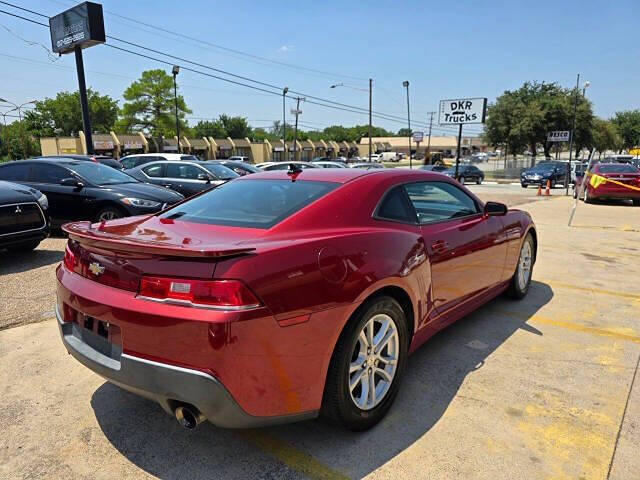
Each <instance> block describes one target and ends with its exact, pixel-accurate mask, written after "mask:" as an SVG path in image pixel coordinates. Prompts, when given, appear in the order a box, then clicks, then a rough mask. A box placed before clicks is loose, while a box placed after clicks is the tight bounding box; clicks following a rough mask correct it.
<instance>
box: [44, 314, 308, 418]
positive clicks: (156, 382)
mask: <svg viewBox="0 0 640 480" xmlns="http://www.w3.org/2000/svg"><path fill="white" fill-rule="evenodd" d="M56 318H57V321H58V328H59V331H60V337H61V339H62V343H63V344H64V346H65V348H66V349H67V352H69V353H70V354H71V355H73V357H74V358H75V359H76V360H78V361H79V362H80V363H82V364H83V365H84V366H85V367H87V368H89V369H90V370H92V371H94V372H95V373H97V374H98V375H100V376H102V377H104V378H105V379H106V380H108V381H109V382H111V383H113V384H115V385H118V386H119V387H121V388H123V389H125V390H127V391H130V392H132V393H135V394H137V395H140V396H142V397H145V398H148V399H151V400H154V401H156V402H158V403H159V404H160V405H161V406H162V408H163V409H164V410H165V411H166V412H167V413H169V414H171V415H173V411H174V409H175V408H176V407H178V406H180V405H181V404H184V403H188V404H191V405H193V406H195V407H196V408H198V409H199V410H200V412H202V414H203V415H204V416H205V417H206V418H207V420H209V421H210V422H211V423H213V424H214V425H216V426H218V427H224V428H250V427H259V426H268V425H275V424H280V423H289V422H296V421H300V420H305V419H309V418H313V417H316V416H317V415H318V412H317V411H311V412H303V413H298V414H292V415H280V416H270V417H256V416H253V415H249V414H248V413H246V412H245V411H244V410H243V409H242V408H241V407H240V406H239V405H238V403H237V402H236V401H235V400H234V398H233V397H232V396H231V394H230V393H229V392H228V391H227V389H226V388H225V387H224V386H223V385H222V384H221V383H220V382H219V381H218V380H216V379H215V378H214V377H213V376H211V375H209V374H207V373H204V372H202V371H199V370H194V369H190V368H183V367H178V366H175V365H169V364H166V363H161V362H155V361H152V360H147V359H145V358H140V357H136V356H133V355H129V354H126V353H122V351H121V349H119V348H117V347H115V348H114V347H113V346H112V347H110V348H109V349H105V348H100V346H101V344H102V346H105V345H106V341H105V340H104V339H103V338H102V337H100V336H99V335H97V334H95V333H93V332H91V331H88V330H86V329H84V328H82V327H80V326H79V325H78V324H76V323H70V322H64V321H63V320H62V318H61V316H60V313H59V311H58V307H57V305H56ZM94 347H96V348H94ZM97 348H100V350H101V351H99V350H98V349H97ZM107 350H108V351H107Z"/></svg>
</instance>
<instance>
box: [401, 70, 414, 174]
mask: <svg viewBox="0 0 640 480" xmlns="http://www.w3.org/2000/svg"><path fill="white" fill-rule="evenodd" d="M402 86H403V87H405V88H406V89H407V124H408V125H409V170H412V169H413V161H412V160H411V110H409V80H405V81H404V82H402Z"/></svg>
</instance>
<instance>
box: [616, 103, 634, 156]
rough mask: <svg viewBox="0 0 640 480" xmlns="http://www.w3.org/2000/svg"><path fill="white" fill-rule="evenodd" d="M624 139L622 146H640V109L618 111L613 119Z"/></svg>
mask: <svg viewBox="0 0 640 480" xmlns="http://www.w3.org/2000/svg"><path fill="white" fill-rule="evenodd" d="M611 121H612V122H613V124H614V125H615V126H616V129H617V130H618V134H619V135H620V138H621V140H622V148H624V149H627V150H629V149H631V148H633V147H636V146H640V110H627V111H624V112H616V113H615V115H614V116H613V118H612V119H611Z"/></svg>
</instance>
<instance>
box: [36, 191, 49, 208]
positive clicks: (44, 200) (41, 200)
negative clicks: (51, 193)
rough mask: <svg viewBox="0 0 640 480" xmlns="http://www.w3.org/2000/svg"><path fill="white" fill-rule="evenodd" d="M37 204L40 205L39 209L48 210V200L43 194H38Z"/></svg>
mask: <svg viewBox="0 0 640 480" xmlns="http://www.w3.org/2000/svg"><path fill="white" fill-rule="evenodd" d="M38 203H39V204H40V208H42V209H43V210H47V209H48V208H49V199H48V198H47V196H46V195H45V194H44V193H41V194H40V197H39V198H38Z"/></svg>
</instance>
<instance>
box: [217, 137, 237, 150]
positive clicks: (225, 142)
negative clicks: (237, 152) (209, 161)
mask: <svg viewBox="0 0 640 480" xmlns="http://www.w3.org/2000/svg"><path fill="white" fill-rule="evenodd" d="M213 141H214V142H216V145H217V147H218V150H233V144H232V143H231V142H230V141H229V139H228V138H214V139H213Z"/></svg>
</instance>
